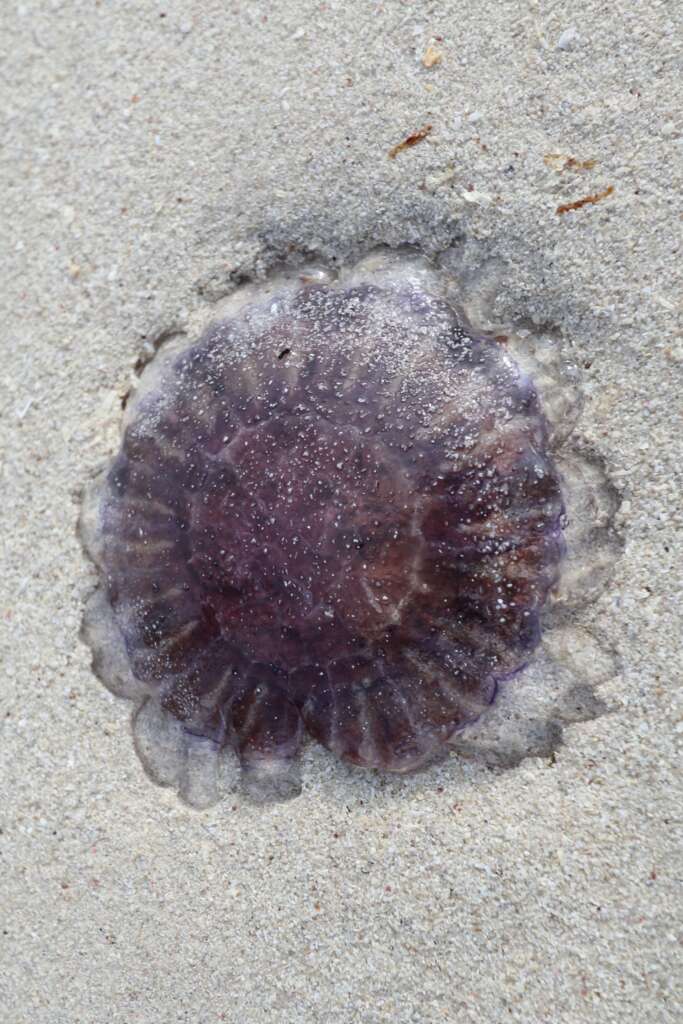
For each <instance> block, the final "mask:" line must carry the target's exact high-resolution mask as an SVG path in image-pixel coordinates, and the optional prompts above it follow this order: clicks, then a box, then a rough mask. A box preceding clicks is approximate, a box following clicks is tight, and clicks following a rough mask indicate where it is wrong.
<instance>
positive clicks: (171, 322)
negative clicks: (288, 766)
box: [0, 0, 683, 1024]
mask: <svg viewBox="0 0 683 1024" xmlns="http://www.w3.org/2000/svg"><path fill="white" fill-rule="evenodd" d="M0 20H1V22H2V24H1V26H0V52H1V54H2V128H3V130H2V149H1V151H0V180H1V182H2V196H3V203H2V206H3V217H2V223H1V225H0V231H1V233H2V235H1V238H2V245H1V248H0V260H1V261H2V291H1V294H0V303H1V306H2V316H1V320H0V322H1V323H2V367H1V371H0V380H1V383H2V434H1V438H0V441H1V447H2V497H3V507H4V510H5V528H4V530H3V561H2V566H3V569H2V575H1V577H0V590H1V593H0V621H1V623H2V634H1V649H2V675H1V677H0V678H1V682H0V687H1V692H2V705H3V706H2V761H3V774H2V823H1V824H2V830H1V835H0V843H1V846H0V849H1V850H2V874H1V876H0V915H1V917H2V936H1V940H0V941H1V943H2V944H1V946H0V949H1V950H2V954H1V960H0V1019H2V1021H3V1022H7V1024H28V1022H31V1024H77V1022H78V1024H80V1022H83V1024H86V1022H87V1024H100V1022H107V1024H115V1022H122V1024H123V1022H125V1024H133V1022H155V1024H157V1022H171V1021H177V1022H188V1024H190V1022H192V1024H195V1022H201V1024H205V1022H206V1024H208V1022H214V1021H216V1022H219V1021H228V1022H240V1024H242V1022H248V1024H258V1022H260V1021H265V1020H268V1021H277V1022H283V1024H285V1022H296V1024H308V1022H324V1024H356V1022H359V1024H361V1022H362V1024H375V1022H387V1024H389V1022H391V1024H407V1022H414V1024H428V1022H429V1024H431V1022H436V1021H453V1022H455V1021H458V1022H466V1021H472V1022H475V1021H476V1022H477V1024H481V1022H498V1021H519V1022H524V1024H529V1022H548V1024H550V1022H552V1024H568V1022H585V1021H591V1022H596V1024H602V1022H608V1021H609V1022H611V1021H618V1022H619V1024H626V1022H633V1024H636V1022H637V1024H641V1022H643V1021H647V1022H648V1024H660V1022H662V1024H663V1022H670V1021H671V1022H672V1021H674V1020H678V1019H680V1016H679V1014H680V994H681V993H680V984H679V983H680V961H679V958H678V954H679V952H680V945H679V944H678V942H679V938H678V934H677V925H678V924H679V923H680V915H678V901H679V900H680V890H679V889H677V886H676V879H677V876H678V878H679V879H680V875H681V853H680V846H678V845H677V842H676V836H675V832H674V828H675V816H676V813H677V811H678V806H677V805H678V804H679V803H680V796H681V792H680V777H679V776H678V774H677V767H676V762H675V742H674V735H675V721H676V714H677V708H676V702H677V693H676V690H677V688H678V685H679V680H680V662H681V650H680V647H681V629H680V601H681V593H680V561H679V563H678V567H677V565H676V556H677V555H678V558H679V559H680V548H679V547H677V544H678V543H679V541H678V538H677V531H678V528H679V527H680V524H681V513H680V506H679V504H678V503H679V498H680V475H679V471H680V465H681V461H682V459H683V453H682V452H681V443H680V437H681V431H680V418H679V420H678V422H677V421H676V416H679V417H680V396H681V379H680V373H681V356H682V354H683V353H682V349H681V340H680V333H679V331H680V321H679V319H678V315H679V311H680V305H679V303H680V294H681V280H680V279H681V266H682V265H683V263H682V261H681V258H680V253H679V249H680V188H681V159H680V141H681V109H683V103H682V97H681V87H680V70H681V68H680V60H681V8H680V5H679V4H676V3H674V2H660V3H656V2H655V3H651V4H630V3H624V4H614V5H607V6H605V5H604V4H601V3H597V2H592V0H577V2H575V3H572V4H569V3H555V4H540V3H537V2H532V0H529V2H526V3H525V2H491V0H484V2H482V3H476V4H468V3H463V2H461V0H457V2H450V3H447V2H443V3H438V2H435V3H426V2H424V3H420V2H415V3H409V2H400V0H386V2H383V3H374V2H373V3H371V2H365V0H356V2H351V3H350V2H346V3H343V2H338V0H328V2H324V3H323V2H316V3H308V2H305V0H286V2H282V3H279V4H275V5H273V4H266V3H246V2H244V3H240V2H230V3H226V2H225V0H220V2H219V0H194V2H185V3H180V2H177V3H176V2H175V0H168V2H167V3H164V2H157V0H154V2H152V0H149V2H143V3H140V2H132V0H120V2H116V3H109V2H104V0H102V2H100V0H97V2H93V0H25V2H21V3H20V2H15V0H12V2H9V0H6V2H5V3H3V5H2V12H1V13H0ZM430 45H431V47H432V49H431V50H429V47H430ZM423 58H424V59H423ZM425 64H431V66H430V67H426V66H425ZM427 125H431V126H432V130H431V133H430V134H429V135H428V136H427V137H426V138H425V139H424V140H422V141H421V142H419V143H418V144H416V145H415V146H414V147H410V148H406V149H405V150H403V151H401V152H399V153H397V155H396V156H395V159H390V158H389V156H388V154H389V151H390V150H391V148H392V147H393V146H395V145H396V144H397V143H399V142H400V141H401V140H402V139H403V138H405V137H406V136H408V135H409V134H411V133H414V132H416V131H418V130H420V129H423V128H425V127H426V126H427ZM608 189H611V190H613V191H611V192H610V194H607V195H603V197H602V198H601V199H599V201H597V202H595V203H588V204H585V205H583V206H580V207H579V208H578V209H576V210H575V211H569V212H567V213H558V207H562V206H563V205H564V204H569V203H572V202H574V201H576V200H579V199H581V198H584V197H587V196H596V195H598V196H599V195H601V194H603V193H606V191H607V190H608ZM406 242H409V243H413V244H417V245H420V246H421V247H422V248H423V249H425V250H427V251H428V252H429V251H438V250H440V249H443V248H444V247H446V246H448V245H451V244H453V243H454V242H456V243H457V245H458V246H459V251H460V253H461V256H462V259H463V262H464V265H465V266H466V267H468V268H471V270H472V272H473V273H475V272H476V273H484V274H493V277H495V279H496V280H497V282H498V284H497V288H496V295H495V302H494V305H495V312H496V315H497V317H498V318H499V319H500V321H501V322H503V323H504V322H511V323H512V322H514V323H518V324H525V323H526V324H527V325H533V324H536V325H538V324H542V325H545V327H546V328H552V331H553V336H554V337H555V338H556V344H557V345H558V346H559V347H560V348H561V349H562V350H563V351H564V353H565V354H566V355H567V356H570V357H571V359H572V360H573V361H574V363H575V365H576V366H577V368H578V372H579V376H580V379H581V386H582V389H583V392H584V395H585V408H584V412H583V416H582V420H581V424H580V430H581V432H582V436H583V437H584V438H586V439H587V441H588V442H589V443H590V445H591V446H592V447H593V450H594V451H596V452H597V453H599V455H601V456H602V458H603V459H604V461H605V465H606V467H607V471H608V473H609V475H610V478H611V480H612V482H613V484H614V485H615V486H616V487H617V488H618V489H619V492H620V494H621V495H622V497H623V502H622V505H621V510H620V512H619V517H618V520H617V525H618V528H619V530H620V532H621V535H622V537H623V539H624V550H623V555H622V556H621V557H620V558H619V559H618V560H616V562H615V566H614V575H613V578H612V581H611V583H610V585H609V586H608V587H607V588H605V589H603V590H602V593H601V594H600V596H599V597H598V599H597V600H596V601H595V602H594V603H593V604H592V605H590V607H588V608H586V609H584V611H583V613H582V614H583V620H582V622H581V626H582V628H586V629H590V633H591V635H592V636H593V637H594V639H595V642H596V644H597V645H598V646H599V648H600V650H602V651H609V653H610V658H611V659H612V664H613V666H614V667H613V671H610V672H608V673H606V678H605V679H603V680H602V681H601V685H600V687H599V690H598V694H599V702H598V703H596V704H595V708H594V710H595V716H592V715H585V716H584V717H586V718H587V719H588V720H586V721H583V722H577V723H576V724H574V725H571V726H569V727H567V728H565V730H564V734H563V737H562V740H563V742H562V743H561V744H560V745H559V746H558V749H557V750H556V752H555V754H554V756H553V757H536V758H530V759H526V760H525V761H523V762H522V764H521V765H520V766H519V767H516V768H513V769H510V770H503V769H502V768H500V769H496V770H492V769H490V768H487V767H485V766H483V765H481V764H478V763H476V762H471V763H470V762H465V763H462V762H460V761H458V759H453V760H452V761H451V762H449V763H447V764H445V765H441V766H440V767H438V768H434V769H431V770H430V771H427V772H423V773H421V774H420V775H417V776H415V777H414V778H408V779H406V780H404V781H400V780H392V779H382V778H378V777H375V776H373V775H371V774H363V773H361V772H357V771H353V770H351V769H347V768H344V767H343V766H340V765H339V764H337V763H336V762H335V761H334V760H333V759H332V758H331V757H329V756H328V755H326V754H325V753H324V752H322V751H319V750H316V749H314V748H311V749H309V750H308V751H307V752H306V755H305V758H304V762H305V763H304V790H303V793H302V795H301V796H300V797H299V798H298V799H296V800H293V801H290V802H289V803H285V804H277V805H274V806H268V807H261V806H255V805H253V804H250V803H248V802H246V801H245V800H243V799H242V798H241V797H240V796H235V797H234V799H231V798H229V799H228V800H227V801H223V802H221V803H218V804H216V805H214V806H213V807H211V808H209V809H207V810H204V811H197V810H193V809H191V808H189V807H188V806H186V804H185V803H183V802H182V801H180V800H179V799H178V796H177V794H176V793H175V791H173V790H171V789H161V788H159V787H157V786H154V785H153V784H152V783H151V782H150V781H149V779H148V778H147V776H146V775H145V773H144V771H143V769H142V767H141V765H140V762H139V760H138V758H137V757H136V755H135V752H134V749H133V744H132V742H131V738H130V734H129V717H130V706H129V705H127V704H125V703H124V702H122V701H120V700H117V699H116V698H114V697H113V696H111V695H110V694H109V693H107V691H106V690H105V689H104V688H103V687H102V686H101V685H100V684H99V683H98V682H97V680H96V679H95V678H94V676H93V674H92V671H91V668H90V653H89V651H88V649H87V648H86V647H85V646H84V645H83V644H82V643H81V641H80V640H79V626H80V621H81V616H82V608H83V603H84V600H85V598H86V597H87V595H88V593H89V592H90V591H91V590H92V587H93V584H94V580H95V574H94V571H93V568H92V566H91V565H90V564H89V563H88V561H87V559H86V558H85V556H84V555H83V552H82V550H81V547H80V545H79V541H78V539H77V535H76V520H77V516H78V508H79V502H80V497H79V494H80V489H81V487H82V485H83V484H84V483H85V482H86V480H87V479H88V478H89V477H90V476H91V475H92V474H93V473H94V472H95V471H96V470H97V468H98V467H99V466H100V465H101V464H102V462H103V460H105V459H106V458H107V457H108V456H109V455H110V453H111V452H112V450H113V449H114V447H115V445H116V443H117V438H118V430H119V421H120V414H121V402H120V399H121V396H122V395H124V394H125V392H126V390H127V389H128V387H129V385H130V382H131V378H132V374H133V367H134V364H135V362H136V360H137V359H138V357H139V355H140V352H141V350H142V349H143V347H144V344H145V342H149V340H150V339H153V338H154V337H155V335H158V332H159V331H164V330H168V329H170V328H174V327H175V328H178V327H180V328H183V327H185V326H186V325H188V324H192V323H194V322H198V321H201V320H207V319H210V317H211V310H212V308H213V305H212V304H213V303H214V302H215V301H216V299H217V298H219V297H220V296H221V295H223V294H225V293H226V292H227V291H228V290H229V289H230V288H231V287H232V286H233V284H234V282H235V281H236V280H238V279H240V277H241V276H243V275H247V276H249V275H253V274H254V273H257V274H258V273H260V272H263V271H264V270H266V269H267V268H268V267H269V266H270V265H272V264H273V263H276V262H277V261H278V260H281V259H283V258H285V257H287V258H289V259H292V258H294V257H295V256H296V254H298V253H301V252H305V253H308V254H313V255H315V256H317V257H320V258H324V259H327V260H332V259H337V260H339V261H343V260H344V259H346V258H349V257H351V256H354V255H356V254H357V253H359V252H363V251H365V250H367V249H368V248H369V247H370V246H372V245H376V244H389V245H398V244H401V243H406ZM492 301H493V300H492ZM584 653H585V652H584ZM573 654H574V656H575V659H578V661H577V663H578V664H579V670H578V671H579V672H580V671H581V669H580V664H581V657H580V656H581V654H582V652H581V651H580V650H578V651H574V652H573ZM587 660H590V659H586V658H584V661H587ZM586 671H587V672H588V671H589V670H588V669H586ZM598 709H600V710H601V713H599V714H598V713H597V710H598ZM679 713H680V712H679ZM679 728H680V726H679ZM677 918H678V920H677ZM677 984H678V994H677V992H676V989H677ZM677 995H678V998H677Z"/></svg>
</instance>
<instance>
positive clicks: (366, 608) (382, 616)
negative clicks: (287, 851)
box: [87, 259, 563, 788]
mask: <svg viewBox="0 0 683 1024" xmlns="http://www.w3.org/2000/svg"><path fill="white" fill-rule="evenodd" d="M91 518H92V522H91V524H90V526H89V527H88V528H87V530H88V532H89V535H90V548H91V550H92V551H94V557H95V559H96V562H97V564H98V568H99V570H100V573H101V577H102V595H103V598H102V600H103V603H104V605H105V606H106V615H107V622H108V625H107V627H106V628H107V629H108V630H110V631H111V632H114V633H116V635H117V643H119V647H120V649H121V651H122V652H123V658H124V660H125V661H126V671H127V672H128V673H129V676H130V680H131V685H132V686H134V687H136V688H137V690H136V695H137V696H138V697H140V698H147V699H151V700H153V701H155V702H156V704H157V706H158V707H159V708H162V709H163V710H164V712H165V713H166V714H168V715H170V716H172V718H173V719H174V720H176V721H177V722H179V723H181V726H182V730H183V731H184V733H185V734H187V735H189V736H194V737H202V738H204V740H206V741H210V743H211V744H213V745H215V747H216V748H217V749H223V748H232V749H233V750H234V751H235V752H236V754H237V756H238V758H239V761H240V763H241V766H242V771H243V774H244V775H245V776H246V778H247V779H249V780H250V781H251V784H252V785H253V784H256V788H258V784H259V782H260V781H264V782H268V780H270V783H272V781H273V780H277V779H278V778H281V777H285V776H286V775H287V772H288V770H289V768H290V766H291V764H292V761H293V759H294V758H295V757H296V754H297V751H298V750H299V748H300V746H301V744H302V741H303V738H304V735H305V734H306V733H308V734H310V735H311V736H312V737H314V738H315V740H317V741H318V742H319V743H321V744H323V745H324V746H325V747H327V748H328V749H329V750H330V751H332V752H333V753H334V754H335V755H337V756H338V757H340V758H343V759H345V760H346V761H349V762H351V763H353V764H355V765H361V766H364V767H370V768H376V769H382V770H388V771H393V772H406V771H409V770H411V769H415V768H418V767H419V766H421V765H424V764H425V763H426V762H428V761H429V760H431V759H433V758H434V757H435V756H436V755H438V754H439V752H441V751H443V749H444V745H445V744H446V743H447V741H448V740H449V739H450V738H451V737H453V734H454V733H456V732H457V731H458V730H461V729H462V728H463V727H464V726H466V725H468V724H470V723H472V722H473V721H474V720H476V719H477V718H478V716H480V715H481V714H482V712H484V711H485V709H486V708H487V706H488V705H489V704H491V702H492V701H493V700H494V697H495V694H496V689H497V687H498V684H499V683H501V681H504V680H506V679H508V678H509V677H511V676H512V675H513V674H514V673H516V672H518V671H519V670H520V669H522V668H523V667H524V665H525V663H526V662H527V661H528V659H529V657H530V655H531V652H532V651H533V649H534V647H535V646H536V645H537V643H538V641H539V619H540V615H541V610H542V608H543V604H544V602H545V601H546V598H547V597H548V594H549V591H550V590H551V588H552V587H553V586H554V584H555V583H556V581H557V579H558V568H559V563H560V559H561V555H562V550H563V540H562V521H563V501H562V495H561V489H560V480H559V476H558V472H557V470H556V468H555V466H554V464H553V460H552V458H551V455H550V454H549V450H548V427H547V423H546V420H545V418H544V414H543V410H542V409H541V406H540V402H539V397H538V394H537V391H536V389H535V387H534V384H533V381H532V380H531V379H530V378H529V377H528V376H527V375H526V374H525V372H523V371H522V369H521V368H520V366H519V365H517V364H516V362H515V361H514V360H513V359H512V358H511V356H510V355H509V354H508V353H507V352H506V349H505V347H504V346H503V345H502V344H501V343H499V342H498V341H496V340H494V339H491V338H488V337H482V336H477V335H476V334H475V332H473V331H471V330H468V328H467V327H466V326H465V325H464V323H463V318H462V317H461V316H459V315H458V313H457V312H456V310H455V309H454V308H453V306H452V305H450V304H449V302H448V301H447V299H446V298H445V297H444V292H443V290H442V289H441V288H440V286H439V282H438V278H437V277H436V275H435V274H434V273H433V272H431V271H429V270H428V269H427V268H426V266H425V265H424V264H423V263H421V262H419V261H412V262H411V261H405V260H400V259H396V260H393V261H392V260H389V261H386V262H384V263H383V262H381V261H379V262H376V264H375V265H373V264H372V261H370V262H369V263H366V264H365V265H364V266H363V267H361V268H357V269H356V270H355V271H354V272H351V273H349V274H346V275H343V274H342V275H339V276H337V277H335V278H334V279H333V278H332V277H331V275H328V274H326V273H324V272H318V273H311V274H300V275H298V276H296V277H293V278H290V279H288V280H283V281H280V282H273V283H271V284H270V285H264V286H261V287H260V288H250V289H246V290H244V291H243V292H242V293H240V294H239V295H238V297H237V298H236V299H233V300H232V302H231V307H230V310H229V311H228V312H227V313H226V314H225V315H224V316H223V318H222V319H220V320H219V321H218V322H216V323H215V324H214V325H213V326H212V327H210V329H209V330H208V331H207V332H206V333H205V334H204V335H203V337H201V338H200V339H199V341H198V342H197V343H196V344H194V345H192V346H190V347H186V348H185V349H181V350H179V351H178V350H176V351H174V352H172V351H169V352H165V351H164V349H162V350H161V352H160V354H159V356H157V357H156V359H155V360H154V361H153V363H152V364H151V366H150V367H149V368H148V370H147V371H145V374H144V375H143V381H142V385H141V387H140V389H139V393H138V394H137V395H136V397H135V399H134V401H133V402H132V403H131V405H130V408H129V409H128V411H127V425H126V427H125V432H124V434H123V441H122V444H121V449H120V451H119V453H118V455H117V456H116V458H115V460H114V462H113V464H112V465H111V466H110V467H109V469H108V472H107V474H106V476H105V478H104V480H103V483H102V484H101V486H100V489H99V492H98V499H97V503H96V508H95V512H94V513H93V516H92V517H91ZM104 674H105V677H106V669H105V673H104Z"/></svg>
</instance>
